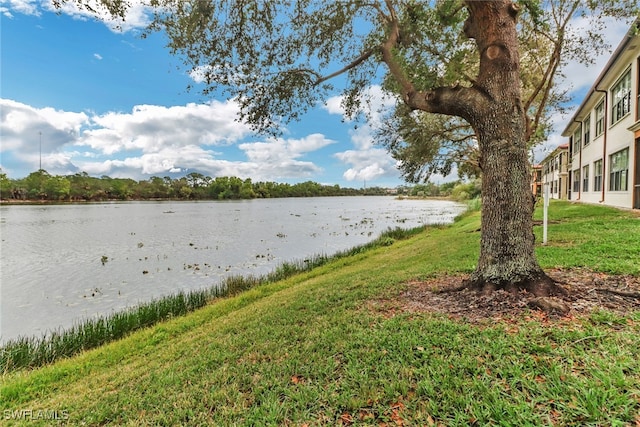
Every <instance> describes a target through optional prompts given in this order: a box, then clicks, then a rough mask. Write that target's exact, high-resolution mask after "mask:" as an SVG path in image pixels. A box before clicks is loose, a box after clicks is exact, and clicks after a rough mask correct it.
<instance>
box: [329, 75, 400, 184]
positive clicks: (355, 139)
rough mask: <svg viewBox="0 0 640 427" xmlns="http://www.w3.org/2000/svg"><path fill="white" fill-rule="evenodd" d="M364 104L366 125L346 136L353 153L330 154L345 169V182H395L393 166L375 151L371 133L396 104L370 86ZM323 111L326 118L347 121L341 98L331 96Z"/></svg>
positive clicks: (384, 153)
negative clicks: (391, 180) (337, 118)
mask: <svg viewBox="0 0 640 427" xmlns="http://www.w3.org/2000/svg"><path fill="white" fill-rule="evenodd" d="M363 100H366V102H364V103H363V105H362V111H361V112H362V114H363V115H364V116H365V117H368V120H367V122H366V123H363V124H361V125H360V126H358V127H357V128H354V129H352V130H351V131H350V132H349V135H350V138H351V143H352V144H353V147H354V149H353V150H346V151H343V152H340V153H336V154H334V157H335V158H337V159H338V160H340V161H341V162H343V163H344V164H345V165H347V166H348V169H347V170H346V171H345V172H344V173H343V177H344V178H345V179H346V180H348V181H374V180H376V179H379V178H382V177H389V178H391V177H392V178H398V176H399V175H400V174H399V172H398V169H397V167H396V162H395V160H393V158H392V157H391V155H390V154H389V153H388V152H387V151H386V150H385V149H382V148H378V147H376V143H375V139H374V136H373V135H374V132H375V129H376V128H377V127H379V126H380V125H381V122H382V120H384V115H385V113H387V112H388V111H389V109H390V108H392V107H393V106H394V105H395V104H396V100H395V98H394V97H393V96H390V95H389V94H387V93H385V92H384V91H383V90H382V88H381V87H380V86H378V85H373V86H371V87H369V88H368V90H367V91H366V92H365V93H364V95H363ZM323 108H324V109H325V110H326V111H327V112H329V113H330V114H339V115H341V116H342V118H343V120H345V121H349V120H351V118H349V117H348V116H347V115H346V112H345V110H344V108H343V105H342V97H341V96H334V97H331V98H329V99H328V100H327V102H326V103H325V104H324V105H323Z"/></svg>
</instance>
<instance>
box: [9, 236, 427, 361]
mask: <svg viewBox="0 0 640 427" xmlns="http://www.w3.org/2000/svg"><path fill="white" fill-rule="evenodd" d="M420 231H421V228H415V229H413V230H406V229H401V228H396V229H389V230H387V231H386V232H384V233H382V234H381V235H380V237H378V238H377V239H375V240H373V241H371V242H369V243H366V244H364V245H361V246H356V247H355V248H352V249H350V250H347V251H343V252H338V253H336V254H334V255H330V256H327V255H314V256H311V257H309V258H306V259H303V260H294V261H289V262H284V263H282V264H281V265H279V266H278V267H277V268H276V269H275V270H274V271H273V272H271V273H269V274H267V275H264V276H237V275H236V276H229V277H226V278H224V279H223V280H222V281H221V282H220V283H217V284H215V285H214V286H212V287H210V288H207V289H200V290H194V291H191V292H178V293H174V294H169V295H166V296H164V297H162V298H158V299H155V300H152V301H149V302H146V303H142V304H139V305H137V306H135V307H132V308H131V309H128V310H125V311H122V312H118V313H114V314H111V315H108V316H100V317H98V318H93V319H87V320H84V321H82V322H80V323H78V324H76V325H74V326H73V327H71V328H68V329H60V330H55V331H53V332H51V333H49V334H46V335H43V336H40V337H38V336H24V337H18V338H16V339H12V340H9V341H7V342H6V343H4V344H3V345H2V346H1V347H0V372H5V373H6V372H10V371H14V370H18V369H22V368H34V367H37V366H42V365H45V364H47V363H51V362H54V361H56V360H58V359H60V358H63V357H69V356H73V355H75V354H77V353H79V352H81V351H84V350H90V349H92V348H96V347H99V346H101V345H104V344H106V343H109V342H111V341H115V340H118V339H120V338H123V337H125V336H127V335H129V334H130V333H132V332H134V331H137V330H139V329H142V328H146V327H149V326H153V325H155V324H156V323H159V322H162V321H164V320H167V319H170V318H172V317H176V316H184V315H185V314H187V313H190V312H192V311H194V310H197V309H199V308H202V307H204V306H205V305H207V304H209V303H211V302H213V301H215V300H216V299H218V298H221V297H228V296H234V295H237V294H239V293H242V292H245V291H247V290H249V289H251V288H254V287H256V286H260V285H263V284H265V283H271V282H276V281H279V280H284V279H287V278H289V277H291V276H293V275H296V274H298V273H301V272H304V271H309V270H312V269H314V268H316V267H319V266H321V265H324V264H326V263H328V262H330V261H332V260H335V259H338V258H342V257H348V256H351V255H354V254H356V253H360V252H364V251H367V250H370V249H372V248H375V247H378V246H389V245H391V244H393V242H394V241H395V240H396V239H406V238H408V237H410V236H412V235H415V234H417V233H419V232H420Z"/></svg>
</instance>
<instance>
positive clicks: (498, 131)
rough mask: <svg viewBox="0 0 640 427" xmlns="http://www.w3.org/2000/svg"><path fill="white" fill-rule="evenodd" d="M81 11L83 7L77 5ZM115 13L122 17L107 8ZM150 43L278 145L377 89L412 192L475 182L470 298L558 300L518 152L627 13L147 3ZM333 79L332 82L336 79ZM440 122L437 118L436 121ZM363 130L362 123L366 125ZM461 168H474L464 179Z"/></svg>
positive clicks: (572, 8) (489, 6) (235, 1)
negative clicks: (327, 106)
mask: <svg viewBox="0 0 640 427" xmlns="http://www.w3.org/2000/svg"><path fill="white" fill-rule="evenodd" d="M77 1H78V2H79V3H80V4H85V3H87V2H88V1H86V0H77ZM102 4H103V5H105V7H107V8H108V9H109V10H110V12H112V13H123V11H125V10H126V7H127V6H128V4H127V3H125V2H122V1H120V0H103V2H102ZM148 5H149V6H150V7H151V8H152V10H153V13H154V19H153V22H152V23H151V25H150V26H149V31H156V30H157V31H162V32H164V33H165V34H166V35H167V37H168V47H169V49H170V50H171V51H172V52H173V53H175V54H177V55H178V56H180V57H181V58H183V59H184V61H185V64H186V66H187V67H188V69H190V70H191V71H192V72H193V73H195V74H197V76H198V79H199V80H202V81H203V82H204V83H205V88H204V93H216V94H220V93H226V94H227V95H228V96H229V97H233V98H234V99H236V100H237V102H238V103H239V104H240V107H241V117H240V119H241V120H243V121H246V122H248V123H250V124H251V125H252V126H253V128H254V129H255V130H257V131H260V132H271V133H278V132H280V131H281V124H282V123H286V121H288V120H296V119H299V118H300V117H302V115H303V114H304V113H305V112H306V111H307V110H309V109H310V108H312V107H314V106H315V105H317V103H318V102H321V101H323V100H325V99H326V98H327V97H328V96H330V95H334V94H335V93H337V92H339V93H341V95H342V106H343V108H344V110H345V112H346V114H347V115H348V116H356V115H358V114H361V113H362V112H363V111H365V112H366V108H365V107H367V106H370V105H371V104H372V99H371V98H370V97H369V96H367V94H368V93H371V92H370V91H369V89H370V88H371V86H372V85H373V84H376V83H378V84H381V86H382V87H383V88H384V90H385V91H386V92H387V93H388V94H390V95H391V97H392V99H394V100H395V105H396V108H395V109H393V111H392V112H391V115H390V118H389V120H387V121H385V123H387V124H388V126H387V128H386V129H383V130H382V132H381V133H380V135H382V136H383V137H384V138H385V143H386V144H387V146H388V148H389V150H390V152H391V153H392V155H394V156H395V157H396V158H397V159H399V160H400V169H401V170H402V171H403V173H404V175H405V177H406V178H407V179H409V180H414V181H417V180H420V179H423V178H424V177H426V176H428V175H429V173H431V172H434V171H443V172H447V171H449V170H450V169H451V167H452V164H453V163H454V162H456V163H459V164H463V163H464V164H465V165H467V170H468V171H469V173H470V174H471V173H473V174H476V173H481V174H482V198H483V201H482V203H483V207H482V227H481V243H480V256H479V260H478V265H477V267H476V270H475V272H474V273H473V274H472V275H471V277H470V280H469V286H472V287H475V288H478V289H481V290H483V291H492V290H494V289H507V290H512V291H519V290H527V291H531V292H534V293H535V294H536V295H550V294H555V293H559V292H561V289H560V288H558V287H557V286H556V285H555V284H554V283H553V282H552V281H551V279H550V278H548V277H547V276H546V274H544V272H543V271H542V269H541V268H540V266H539V265H538V262H537V260H536V258H535V252H534V236H533V233H532V228H533V223H532V218H531V217H532V213H533V200H532V195H531V188H530V179H531V172H530V165H529V160H528V150H529V148H530V146H531V144H532V143H535V142H538V141H540V140H542V139H543V138H544V136H545V134H546V132H547V131H548V128H549V121H548V120H549V112H550V110H551V109H552V108H557V107H558V106H560V105H561V104H562V101H563V100H564V99H565V98H564V95H565V93H563V92H562V90H561V89H560V86H558V79H559V78H560V76H561V70H562V67H563V65H565V64H566V63H567V61H569V60H576V61H582V62H586V63H588V62H589V61H592V60H593V58H594V56H595V54H597V53H599V52H601V51H602V49H604V48H605V47H607V46H605V45H604V44H603V43H602V40H603V37H602V30H603V29H604V28H605V25H606V23H607V19H609V18H611V17H614V18H618V19H619V18H625V17H626V18H629V22H630V20H631V19H632V18H636V17H637V16H638V5H637V4H636V1H632V0H617V1H613V0H604V1H591V0H589V1H581V0H552V1H543V0H522V1H519V2H513V1H511V0H494V1H472V0H467V1H462V0H441V1H429V2H425V1H418V0H344V1H333V0H327V1H320V0H297V1H294V2H292V1H290V0H271V1H261V0H216V1H206V0H186V1H185V0H149V3H148ZM338 77H340V78H338ZM434 113H435V114H437V116H434V115H433V114H434ZM365 117H366V113H365ZM469 165H470V166H469Z"/></svg>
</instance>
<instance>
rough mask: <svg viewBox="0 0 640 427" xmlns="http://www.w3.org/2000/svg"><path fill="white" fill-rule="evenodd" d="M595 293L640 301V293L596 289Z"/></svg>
mask: <svg viewBox="0 0 640 427" xmlns="http://www.w3.org/2000/svg"><path fill="white" fill-rule="evenodd" d="M595 291H596V292H602V293H608V294H613V295H619V296H621V297H626V298H637V299H640V292H626V291H616V290H613V289H606V288H595Z"/></svg>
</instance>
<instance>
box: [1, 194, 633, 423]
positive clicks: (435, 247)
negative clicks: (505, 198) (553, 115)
mask: <svg viewBox="0 0 640 427" xmlns="http://www.w3.org/2000/svg"><path fill="white" fill-rule="evenodd" d="M596 208H597V209H596ZM601 209H602V208H600V207H591V206H574V205H571V204H568V203H552V205H551V209H550V215H551V218H552V220H553V221H557V223H554V224H551V225H550V228H549V245H547V246H546V247H539V248H538V253H539V256H540V260H541V262H542V264H543V265H544V266H546V267H551V266H570V265H579V266H581V267H591V268H595V269H603V270H606V271H616V272H621V273H622V272H624V273H630V274H640V271H639V270H638V268H639V266H638V265H633V264H632V263H628V262H626V261H625V259H624V258H622V261H620V262H617V259H619V255H620V254H621V253H622V252H624V251H631V252H632V253H636V254H637V251H638V243H637V239H636V240H635V241H634V240H633V239H629V236H628V234H631V233H635V236H640V219H638V218H637V217H633V216H631V215H630V214H628V213H623V212H619V211H615V210H610V209H605V210H601ZM600 225H602V226H600ZM478 227H479V215H478V214H477V213H471V214H468V215H465V216H463V217H462V218H460V219H458V221H457V222H456V223H455V224H454V225H452V226H449V227H432V228H428V229H426V230H424V231H423V232H421V233H419V234H417V235H415V236H413V237H411V238H410V239H407V240H397V239H394V238H390V239H391V240H388V243H389V245H387V246H384V245H380V246H376V247H374V248H371V249H369V250H360V251H354V253H353V254H351V255H347V256H343V257H340V258H337V259H334V260H331V261H329V262H326V263H324V264H322V265H320V266H317V267H316V268H313V269H311V270H309V271H305V272H302V273H297V274H294V275H292V276H290V277H288V278H286V279H284V280H279V281H274V282H271V283H265V284H263V285H261V286H258V287H254V288H252V289H250V290H247V291H245V292H242V293H240V294H238V295H236V296H235V297H230V298H227V299H222V300H218V301H216V302H215V303H213V304H210V305H207V306H206V307H204V308H202V309H199V310H196V311H195V312H192V313H190V314H187V315H186V316H183V317H177V318H173V319H170V320H168V321H165V322H162V323H160V324H157V325H156V326H154V327H151V328H147V329H143V330H140V331H138V332H136V333H133V334H131V335H129V336H128V337H126V338H124V339H122V340H119V341H117V342H113V343H110V344H107V345H105V346H102V347H100V348H97V349H94V350H91V351H86V352H83V353H81V354H79V355H77V356H75V357H72V358H68V359H64V360H60V361H58V362H56V363H54V364H51V365H49V366H45V367H42V368H38V369H34V370H22V371H18V372H13V373H7V374H5V375H4V376H3V377H2V385H1V386H0V408H1V409H2V410H3V412H0V413H1V414H3V417H4V420H3V421H4V422H5V423H7V424H9V425H11V422H12V421H14V422H15V423H16V424H22V423H23V424H28V425H49V424H51V421H50V420H43V419H40V420H34V419H31V420H26V418H27V416H25V415H24V413H22V414H23V416H22V419H21V420H18V421H16V420H15V418H19V414H21V413H20V412H19V411H21V410H22V411H24V410H28V411H32V412H31V413H32V414H36V415H37V414H38V412H37V411H58V413H63V414H64V416H65V417H67V416H68V420H66V422H68V423H69V424H72V425H76V424H85V425H104V424H111V425H131V426H134V425H135V426H137V425H206V424H209V425H225V426H226V425H247V426H250V425H296V426H298V425H304V424H308V425H338V424H340V423H343V424H348V423H353V425H380V424H383V423H386V424H388V425H394V424H395V425H397V424H398V423H400V421H401V420H402V421H403V422H404V425H435V424H436V423H440V424H441V425H460V426H466V425H518V426H519V425H563V426H564V425H576V426H578V425H580V426H581V425H633V424H634V423H635V422H636V421H638V416H639V413H640V360H639V359H638V357H637V352H638V348H640V314H639V313H638V312H634V313H629V315H628V316H619V315H615V314H612V313H609V312H598V313H594V314H592V315H591V316H589V317H586V318H584V319H575V320H573V321H570V322H569V321H559V322H556V323H554V324H547V323H544V322H540V321H537V320H536V317H535V316H524V317H522V318H519V319H512V320H511V321H509V322H503V323H500V322H493V321H492V320H491V319H488V320H487V322H485V323H483V324H481V325H471V324H467V323H464V322H463V321H456V320H451V319H448V318H447V317H445V316H436V315H428V314H420V313H405V314H401V313H398V314H397V315H395V316H389V315H388V314H389V313H391V312H394V310H395V309H397V306H396V303H395V302H394V301H395V299H396V297H397V296H398V295H399V293H401V292H402V291H403V290H404V289H405V288H406V285H405V283H406V282H407V281H409V280H415V279H421V278H427V277H434V276H437V275H440V274H445V273H459V272H469V271H472V269H473V267H474V263H475V259H476V257H477V246H478V237H479V236H478V235H479V233H478V232H477V229H478ZM616 228H618V229H619V230H620V232H619V233H615V232H614V231H613V230H615V229H616ZM584 229H588V230H589V231H588V232H583V231H582V230H584ZM536 232H538V230H537V231H536ZM594 246H595V247H597V246H604V248H603V249H602V250H601V252H600V253H601V255H600V256H599V257H597V256H596V255H595V254H596V253H598V252H597V251H596V249H595V248H593V247H594ZM607 248H615V251H608V250H607ZM554 251H557V254H556V252H554ZM634 251H635V252H634ZM602 258H606V259H602ZM583 259H584V260H586V261H581V260H583ZM636 259H637V258H636ZM16 411H18V412H16ZM63 411H64V412H63ZM40 414H43V413H40ZM12 417H13V418H14V420H11V419H8V418H12ZM32 418H33V417H32Z"/></svg>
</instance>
